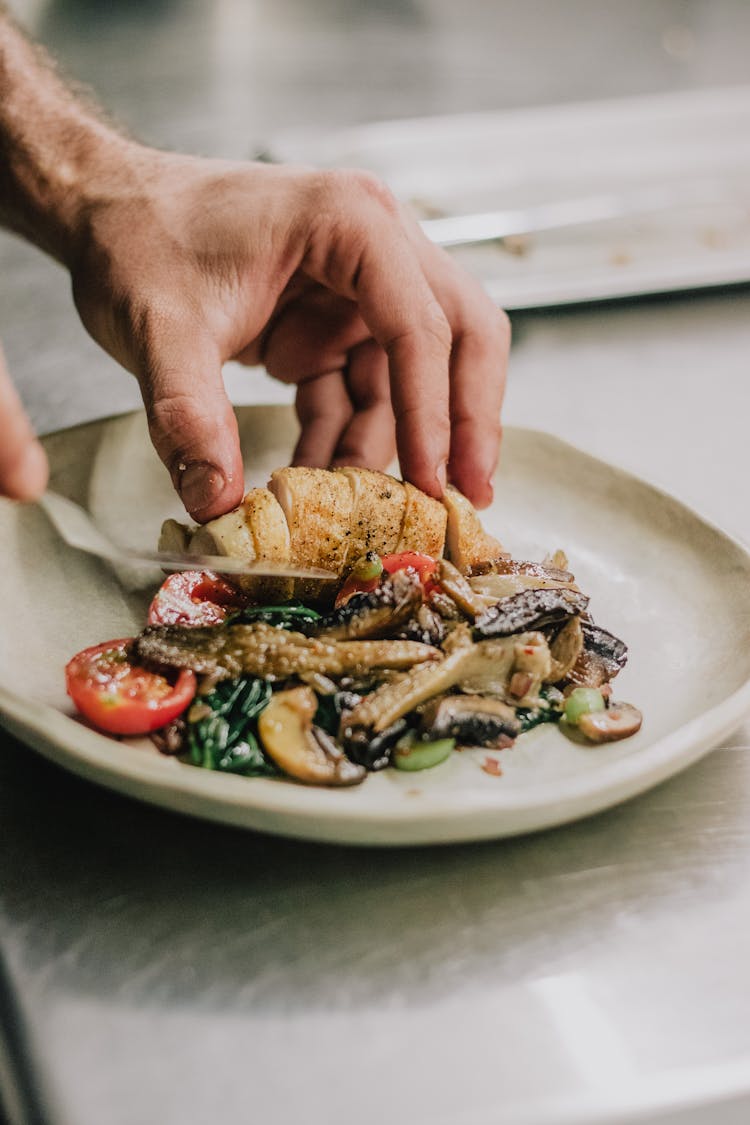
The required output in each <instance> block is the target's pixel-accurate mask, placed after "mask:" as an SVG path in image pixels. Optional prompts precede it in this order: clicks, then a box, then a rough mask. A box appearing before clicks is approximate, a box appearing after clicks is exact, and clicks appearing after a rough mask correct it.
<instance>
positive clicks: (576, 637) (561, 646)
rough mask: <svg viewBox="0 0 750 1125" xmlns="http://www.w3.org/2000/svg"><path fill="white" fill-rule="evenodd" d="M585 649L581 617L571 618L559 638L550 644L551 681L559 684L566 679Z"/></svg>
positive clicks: (561, 630)
mask: <svg viewBox="0 0 750 1125" xmlns="http://www.w3.org/2000/svg"><path fill="white" fill-rule="evenodd" d="M582 649H583V629H582V627H581V619H580V618H579V617H571V618H569V619H568V621H566V622H565V624H564V625H563V627H562V629H560V631H559V632H558V633H557V636H556V637H555V638H554V639H553V640H551V641H550V642H549V651H550V656H551V657H552V666H551V668H550V673H549V681H550V683H552V684H557V683H559V682H560V680H563V679H565V677H566V676H567V674H568V672H570V670H571V668H572V667H573V665H574V664H575V662H576V661H577V660H578V657H579V656H580V655H581V650H582Z"/></svg>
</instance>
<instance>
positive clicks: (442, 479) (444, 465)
mask: <svg viewBox="0 0 750 1125" xmlns="http://www.w3.org/2000/svg"><path fill="white" fill-rule="evenodd" d="M435 477H436V478H437V482H438V484H439V485H440V490H441V492H445V490H446V488H447V486H448V462H447V461H442V462H441V463H440V464H439V465H438V467H437V472H436V473H435Z"/></svg>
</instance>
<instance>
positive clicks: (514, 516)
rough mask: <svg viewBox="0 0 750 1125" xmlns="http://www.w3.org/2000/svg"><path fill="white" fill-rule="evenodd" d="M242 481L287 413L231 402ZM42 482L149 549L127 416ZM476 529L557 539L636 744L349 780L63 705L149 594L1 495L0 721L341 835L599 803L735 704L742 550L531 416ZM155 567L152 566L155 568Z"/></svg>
mask: <svg viewBox="0 0 750 1125" xmlns="http://www.w3.org/2000/svg"><path fill="white" fill-rule="evenodd" d="M239 420H240V428H241V434H242V440H243V446H244V449H245V450H246V451H247V454H248V456H249V457H250V456H251V457H252V463H253V465H254V468H255V472H254V476H253V483H262V482H263V481H264V480H265V479H266V477H267V475H268V472H269V471H270V470H271V469H272V468H275V467H277V466H278V465H281V464H283V463H284V462H285V461H286V460H287V459H288V456H289V452H290V450H291V449H292V447H293V444H294V437H295V431H296V423H295V422H294V418H293V413H292V411H291V409H290V408H288V407H285V406H270V407H247V408H242V409H240V411H239ZM45 445H46V447H47V450H48V453H49V455H50V459H51V463H52V483H53V486H54V487H55V488H57V489H58V490H60V491H62V492H66V493H67V494H68V495H70V496H72V497H73V498H74V499H76V500H78V501H80V502H83V503H85V504H87V505H88V506H89V508H90V509H91V511H92V512H93V513H94V514H95V516H96V517H97V518H98V519H99V520H100V521H101V522H102V524H103V525H104V526H105V527H106V529H107V530H109V531H110V532H111V533H113V534H114V535H115V536H119V537H121V538H125V539H127V540H128V541H129V542H131V543H133V544H134V545H136V546H138V545H143V546H145V545H147V544H150V543H153V541H154V539H155V537H156V535H157V533H158V529H159V525H160V523H161V520H162V518H163V517H165V516H167V515H179V514H180V512H179V502H178V501H177V500H176V498H175V496H174V494H173V493H172V491H171V486H170V484H169V480H168V478H167V475H166V473H165V472H164V470H163V468H162V467H161V465H160V464H159V462H158V461H157V459H156V457H155V455H154V453H153V451H152V450H151V447H150V445H149V442H148V438H147V433H146V426H145V422H144V420H143V416H142V415H141V414H129V415H124V416H122V417H119V418H114V419H110V420H107V421H104V422H96V423H93V424H90V425H86V426H81V427H78V428H76V429H73V430H68V431H64V432H61V433H59V434H56V435H53V436H51V437H49V438H47V439H46V440H45ZM496 485H497V496H498V499H497V502H496V503H495V505H494V506H493V508H492V509H491V510H490V511H489V512H488V513H487V516H486V524H487V526H488V528H489V529H490V530H492V531H494V532H495V533H497V534H498V535H499V536H500V537H501V538H502V540H503V541H504V542H505V544H506V546H508V547H509V548H510V549H511V550H512V551H513V552H514V554H516V555H518V556H520V557H531V558H541V557H542V555H543V554H544V553H545V552H546V551H547V549H551V548H555V547H558V546H559V547H563V548H564V549H565V550H566V551H567V553H568V555H569V558H570V560H571V565H572V568H573V569H574V571H575V573H576V575H577V577H578V579H579V581H580V582H581V584H582V586H583V589H584V590H586V591H587V592H588V593H590V594H591V608H592V611H593V613H594V616H595V618H596V619H597V620H598V621H599V622H600V623H601V624H602V625H604V626H606V627H608V628H610V629H611V630H612V631H614V632H615V633H617V634H618V635H619V636H621V637H622V638H623V639H624V640H625V641H626V642H627V643H628V644H629V646H630V663H629V665H628V667H627V668H626V669H625V670H624V671H623V673H622V674H621V676H620V677H619V679H618V681H617V693H616V694H617V696H618V697H620V698H624V699H627V700H630V701H631V702H633V703H635V704H637V705H638V706H639V707H640V708H641V709H642V711H643V713H644V716H645V721H644V725H643V729H642V731H641V732H640V734H638V735H637V736H636V737H635V738H632V739H629V740H627V741H624V742H619V743H614V744H612V745H611V746H609V747H598V748H585V747H581V746H576V745H574V744H572V743H571V742H569V741H568V740H567V739H566V738H565V737H564V736H563V735H562V734H561V733H560V732H559V731H558V730H557V729H556V728H554V727H542V728H537V729H536V730H535V731H531V732H530V733H529V734H527V735H524V736H523V737H522V738H521V739H519V741H518V743H517V745H516V746H515V747H514V748H513V749H511V750H506V751H503V752H501V753H500V754H497V755H496V756H497V757H499V759H500V761H501V764H502V771H503V772H502V776H500V777H492V776H490V775H488V774H487V773H485V772H484V771H483V770H482V769H481V763H482V761H483V758H484V756H485V755H484V752H482V751H471V752H464V753H462V754H454V755H452V757H451V759H450V760H449V761H448V762H447V763H446V764H444V765H442V766H440V767H438V768H436V769H434V770H431V771H426V772H425V773H422V774H411V775H409V774H403V773H399V772H398V771H396V770H386V771H384V772H382V773H379V774H376V775H372V776H371V777H369V778H368V779H367V780H366V781H365V782H364V784H363V785H361V786H359V787H358V788H356V789H347V790H338V791H336V790H326V789H315V788H305V787H303V786H300V785H296V784H293V783H291V782H285V781H274V780H267V779H247V778H241V777H232V776H226V775H222V774H218V773H210V772H207V771H204V770H200V769H197V768H195V767H193V766H190V765H184V764H182V763H180V762H178V761H176V760H175V759H172V758H166V757H162V756H161V755H159V754H158V753H157V752H156V751H155V750H154V748H153V746H152V745H151V743H150V742H149V741H148V740H140V741H138V742H133V743H130V744H128V743H126V742H118V741H116V740H113V739H110V738H106V737H104V736H103V735H100V734H97V733H96V732H94V731H93V730H90V729H88V728H87V727H85V726H83V725H82V724H81V723H80V722H78V721H77V720H76V719H75V718H73V716H72V710H71V708H70V706H69V701H68V700H67V699H66V696H65V691H64V686H63V666H64V664H65V662H66V661H67V659H68V658H69V657H70V656H71V655H72V654H73V653H75V652H76V651H78V650H79V649H81V648H83V647H84V646H86V645H90V644H93V643H96V642H99V641H103V640H108V639H111V638H114V637H121V636H127V635H129V634H132V633H133V632H135V631H137V630H138V629H139V628H140V627H141V625H142V623H143V619H144V612H145V608H146V605H147V603H148V598H149V596H150V592H151V591H150V589H143V588H141V589H138V588H136V585H137V584H136V583H135V582H132V581H130V578H131V576H129V575H123V576H121V580H118V579H117V578H116V577H115V576H114V575H113V573H112V572H111V571H110V570H108V569H107V567H106V566H105V565H103V564H100V563H99V562H97V561H96V560H94V559H91V558H89V557H87V556H84V555H81V554H79V553H78V552H76V551H73V550H71V549H69V548H67V547H65V546H64V545H63V544H61V543H60V542H59V541H58V540H57V539H56V537H55V534H54V533H53V532H52V531H51V529H50V527H49V526H48V525H47V523H46V520H45V518H44V516H43V515H42V514H41V512H39V511H38V510H37V509H35V508H32V507H21V506H18V505H13V504H11V503H10V502H8V501H3V502H0V541H2V543H3V557H4V582H3V602H2V617H3V626H2V634H1V635H0V684H1V685H2V687H1V688H0V715H1V716H2V718H3V722H4V724H5V725H6V726H7V727H8V728H9V729H10V730H11V731H13V732H14V733H16V734H17V735H18V736H19V737H20V738H22V739H23V740H25V741H26V742H28V743H29V744H30V745H31V746H34V747H36V748H37V749H38V750H40V751H41V752H42V753H43V754H45V755H46V756H47V757H49V758H51V759H52V760H53V761H55V762H58V763H59V764H60V765H62V766H64V767H66V768H68V769H70V770H73V771H74V772H76V773H79V774H81V775H83V776H84V777H87V778H90V779H91V780H94V781H97V782H100V783H101V784H103V785H107V786H109V787H111V788H113V789H117V790H120V791H121V792H123V793H128V794H130V795H131V796H134V797H138V798H141V799H143V800H147V801H151V802H153V803H155V804H158V805H163V806H165V807H167V808H170V809H177V810H179V811H182V812H186V813H192V814H195V815H197V816H203V817H208V818H211V819H214V820H219V821H225V822H227V823H230V824H237V825H243V826H246V827H248V828H258V829H261V830H264V831H268V832H274V833H280V834H283V835H290V836H300V837H308V838H310V839H316V840H329V841H338V842H346V843H357V844H427V843H447V842H450V841H457V840H476V839H483V838H490V837H498V836H506V835H511V834H514V833H518V832H525V831H529V830H532V829H539V828H544V827H546V826H548V825H553V824H559V823H562V822H564V821H569V820H573V819H575V818H577V817H581V816H585V815H588V814H590V813H593V812H596V811H598V810H600V809H605V808H607V807H609V806H611V805H614V804H616V803H617V802H619V801H622V800H624V799H625V798H627V797H631V796H633V795H634V794H636V793H640V792H642V791H643V790H645V789H648V788H650V787H651V786H653V785H655V784H657V783H658V782H659V781H662V780H663V779H664V778H667V777H669V776H670V775H672V774H674V773H676V772H677V771H678V770H681V769H683V768H684V767H685V766H687V765H689V764H690V763H691V762H693V761H695V760H696V759H697V758H699V757H701V755H703V754H704V753H705V752H706V751H708V750H709V749H711V747H712V746H715V745H716V744H717V743H718V742H719V741H720V740H721V739H722V738H724V737H725V736H726V735H728V734H729V733H730V731H731V730H732V729H733V728H735V727H736V726H737V725H738V724H739V723H740V721H741V720H742V718H743V716H744V715H745V714H746V713H747V712H748V711H750V557H749V556H748V554H747V552H746V551H745V550H744V549H743V548H742V547H741V546H739V545H738V544H737V543H735V542H734V541H733V540H731V539H730V538H729V537H728V536H727V535H725V534H724V533H723V532H721V531H719V530H717V529H716V528H714V527H711V526H709V525H708V524H706V523H704V522H703V521H702V520H701V519H700V518H699V517H698V516H696V515H695V514H694V513H692V512H691V511H689V510H688V509H686V508H685V507H684V506H683V505H682V504H680V503H678V502H677V501H676V500H673V499H671V498H670V497H669V496H666V495H665V494H663V493H661V492H659V491H658V490H656V489H654V488H652V487H650V486H649V485H647V484H644V483H642V482H641V481H638V480H636V479H635V478H634V477H632V476H630V475H628V474H627V473H625V472H623V471H621V470H619V469H615V468H613V467H611V466H608V465H606V464H604V463H602V462H600V461H597V460H596V459H594V458H592V457H589V456H588V455H587V454H584V453H581V452H579V451H578V450H576V449H574V448H573V447H571V446H569V445H566V444H565V443H563V442H562V441H560V440H558V439H557V438H554V437H551V436H549V435H547V434H542V433H537V432H534V431H531V430H522V429H516V430H514V429H512V428H509V429H508V430H507V432H506V436H505V445H504V455H503V467H502V469H501V470H500V472H499V474H498V479H497V482H496ZM154 577H156V578H157V579H158V576H154Z"/></svg>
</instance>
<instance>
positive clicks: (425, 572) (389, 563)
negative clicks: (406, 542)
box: [336, 551, 439, 608]
mask: <svg viewBox="0 0 750 1125" xmlns="http://www.w3.org/2000/svg"><path fill="white" fill-rule="evenodd" d="M380 562H381V563H382V567H383V569H382V571H381V573H380V574H379V575H378V577H377V578H367V579H363V578H360V577H359V576H358V575H357V573H356V571H352V573H351V574H350V575H349V577H348V578H347V579H346V581H345V582H344V584H343V586H342V587H341V589H340V590H339V593H338V597H337V598H336V607H337V608H338V606H341V605H344V604H345V603H346V602H348V601H349V598H351V597H352V596H353V595H354V594H369V593H370V591H371V590H375V589H377V587H378V586H379V585H380V583H381V581H382V578H383V574H395V573H396V571H397V570H413V571H416V573H417V575H418V576H419V581H420V582H421V583H422V589H423V590H424V596H425V597H427V596H428V595H429V594H430V593H431V592H432V591H433V590H436V589H437V588H438V586H439V583H438V582H436V581H435V579H434V575H435V571H436V569H437V562H436V561H435V559H433V558H431V556H430V555H423V554H420V552H419V551H399V553H398V554H395V555H381V556H380Z"/></svg>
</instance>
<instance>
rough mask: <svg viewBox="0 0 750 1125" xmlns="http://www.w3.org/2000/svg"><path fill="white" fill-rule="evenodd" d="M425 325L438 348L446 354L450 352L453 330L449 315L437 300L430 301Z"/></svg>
mask: <svg viewBox="0 0 750 1125" xmlns="http://www.w3.org/2000/svg"><path fill="white" fill-rule="evenodd" d="M424 327H425V330H426V331H427V332H428V333H429V335H430V337H431V338H432V339H433V340H434V341H435V344H436V345H437V347H438V349H439V350H440V351H441V352H445V353H446V354H448V353H450V350H451V348H452V346H453V332H452V330H451V326H450V324H449V323H448V318H447V316H446V315H445V313H444V312H443V310H442V308H441V307H440V305H439V304H438V302H437V301H430V303H429V304H428V306H427V309H426V310H425V318H424Z"/></svg>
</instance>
